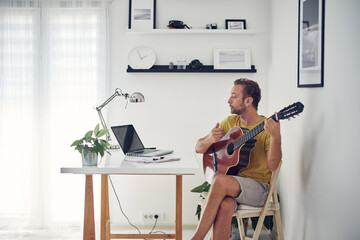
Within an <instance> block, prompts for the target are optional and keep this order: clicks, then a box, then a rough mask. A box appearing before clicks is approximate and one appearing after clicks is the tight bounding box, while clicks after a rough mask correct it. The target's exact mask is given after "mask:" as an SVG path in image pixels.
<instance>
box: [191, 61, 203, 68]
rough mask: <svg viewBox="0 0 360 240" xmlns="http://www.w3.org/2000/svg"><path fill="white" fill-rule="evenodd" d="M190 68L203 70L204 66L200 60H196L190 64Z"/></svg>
mask: <svg viewBox="0 0 360 240" xmlns="http://www.w3.org/2000/svg"><path fill="white" fill-rule="evenodd" d="M189 68H190V69H202V68H203V64H202V63H201V62H200V61H199V60H198V59H194V60H192V61H191V63H189Z"/></svg>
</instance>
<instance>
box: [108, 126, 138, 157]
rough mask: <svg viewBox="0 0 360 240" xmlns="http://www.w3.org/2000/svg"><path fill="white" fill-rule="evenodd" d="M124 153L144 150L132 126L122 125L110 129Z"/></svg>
mask: <svg viewBox="0 0 360 240" xmlns="http://www.w3.org/2000/svg"><path fill="white" fill-rule="evenodd" d="M111 130H112V131H113V132H114V135H115V137H116V139H117V141H118V142H119V144H120V146H121V149H122V150H123V152H124V153H127V152H132V151H136V150H140V149H143V148H144V145H143V144H142V142H141V140H140V138H139V136H138V134H137V132H136V131H135V128H134V126H133V125H122V126H114V127H111Z"/></svg>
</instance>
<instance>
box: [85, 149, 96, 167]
mask: <svg viewBox="0 0 360 240" xmlns="http://www.w3.org/2000/svg"><path fill="white" fill-rule="evenodd" d="M81 156H82V165H83V166H97V163H98V154H97V153H94V152H88V153H87V154H86V156H84V151H83V152H82V154H81Z"/></svg>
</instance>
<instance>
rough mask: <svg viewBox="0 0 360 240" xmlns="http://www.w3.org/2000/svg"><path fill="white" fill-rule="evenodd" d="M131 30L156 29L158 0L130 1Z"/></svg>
mask: <svg viewBox="0 0 360 240" xmlns="http://www.w3.org/2000/svg"><path fill="white" fill-rule="evenodd" d="M128 28H129V29H132V30H150V29H156V0H129V25H128Z"/></svg>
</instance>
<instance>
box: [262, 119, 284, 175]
mask: <svg viewBox="0 0 360 240" xmlns="http://www.w3.org/2000/svg"><path fill="white" fill-rule="evenodd" d="M264 129H265V131H266V132H268V133H269V135H270V149H269V153H268V157H267V166H268V169H269V170H270V171H272V172H274V171H275V170H276V169H277V167H278V166H279V162H280V160H281V158H282V152H281V134H280V122H276V121H275V120H274V119H271V118H270V119H267V120H266V121H265V126H264Z"/></svg>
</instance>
